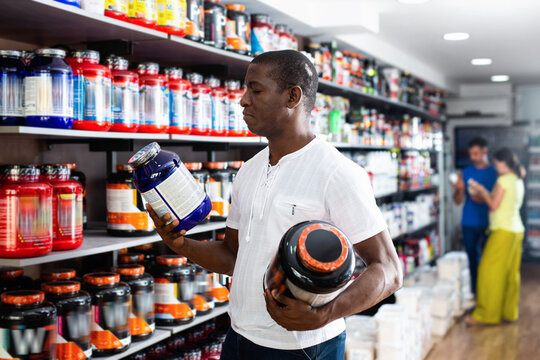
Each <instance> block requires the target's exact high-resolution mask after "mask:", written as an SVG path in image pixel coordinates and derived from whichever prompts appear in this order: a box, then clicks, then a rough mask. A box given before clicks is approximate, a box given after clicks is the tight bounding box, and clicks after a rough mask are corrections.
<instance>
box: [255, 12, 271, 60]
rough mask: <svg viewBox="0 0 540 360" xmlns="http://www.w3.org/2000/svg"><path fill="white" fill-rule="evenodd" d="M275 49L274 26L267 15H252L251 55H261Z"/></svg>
mask: <svg viewBox="0 0 540 360" xmlns="http://www.w3.org/2000/svg"><path fill="white" fill-rule="evenodd" d="M273 49H274V25H272V19H271V18H270V16H269V15H267V14H252V15H251V53H252V54H253V56H257V55H260V54H262V53H264V52H266V51H272V50H273Z"/></svg>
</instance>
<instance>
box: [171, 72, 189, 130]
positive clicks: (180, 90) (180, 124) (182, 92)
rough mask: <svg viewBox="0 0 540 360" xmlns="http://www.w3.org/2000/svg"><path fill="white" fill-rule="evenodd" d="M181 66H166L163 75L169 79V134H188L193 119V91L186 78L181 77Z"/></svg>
mask: <svg viewBox="0 0 540 360" xmlns="http://www.w3.org/2000/svg"><path fill="white" fill-rule="evenodd" d="M182 74H183V71H182V69H181V68H167V69H165V75H166V76H167V79H168V81H169V94H170V96H169V98H170V100H169V101H170V119H171V126H170V127H169V133H170V134H184V135H185V134H189V133H190V132H191V124H192V121H193V93H192V86H191V83H190V82H189V81H188V80H184V79H182Z"/></svg>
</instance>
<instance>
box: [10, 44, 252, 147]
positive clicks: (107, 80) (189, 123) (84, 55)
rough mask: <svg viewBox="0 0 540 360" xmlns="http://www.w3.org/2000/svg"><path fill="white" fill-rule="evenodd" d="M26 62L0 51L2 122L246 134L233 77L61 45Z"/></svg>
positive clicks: (239, 94) (38, 52)
mask: <svg viewBox="0 0 540 360" xmlns="http://www.w3.org/2000/svg"><path fill="white" fill-rule="evenodd" d="M35 55H36V56H35V57H34V58H33V59H32V60H31V62H30V63H29V64H28V65H25V63H24V62H23V58H22V53H21V52H19V51H11V50H0V124H2V125H29V126H44V127H53V128H65V129H69V128H74V129H78V130H96V131H108V130H112V131H122V132H135V131H140V132H153V133H156V132H158V133H163V132H170V133H173V134H193V135H220V136H224V135H230V136H246V135H249V134H250V133H249V131H248V129H247V125H246V124H245V121H244V119H243V115H242V107H241V105H240V100H241V98H242V96H243V94H244V89H243V88H241V86H240V82H239V81H234V80H229V81H227V82H226V87H221V83H220V80H218V79H216V78H214V77H210V78H208V79H206V82H203V78H202V76H201V75H199V74H196V73H193V74H189V75H188V78H189V81H188V80H185V79H182V70H181V69H178V68H168V69H165V75H160V74H159V65H158V64H156V63H142V64H139V66H138V68H137V69H136V70H135V71H129V70H128V62H127V60H125V59H123V58H120V57H109V58H108V59H107V60H106V64H107V66H104V65H100V64H99V59H100V58H99V53H98V52H96V51H91V50H84V51H74V52H73V53H72V54H71V56H70V57H68V58H67V59H64V58H65V51H63V50H59V49H38V50H36V54H35Z"/></svg>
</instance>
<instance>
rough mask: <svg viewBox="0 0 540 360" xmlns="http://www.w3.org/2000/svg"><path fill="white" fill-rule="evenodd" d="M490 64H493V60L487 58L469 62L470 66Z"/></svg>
mask: <svg viewBox="0 0 540 360" xmlns="http://www.w3.org/2000/svg"><path fill="white" fill-rule="evenodd" d="M492 62H493V60H491V59H489V58H477V59H472V60H471V64H472V65H475V66H486V65H491V63H492Z"/></svg>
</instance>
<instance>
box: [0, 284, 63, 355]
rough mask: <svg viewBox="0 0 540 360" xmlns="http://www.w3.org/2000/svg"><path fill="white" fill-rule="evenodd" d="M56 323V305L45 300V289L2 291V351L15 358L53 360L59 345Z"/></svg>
mask: <svg viewBox="0 0 540 360" xmlns="http://www.w3.org/2000/svg"><path fill="white" fill-rule="evenodd" d="M56 322H57V319H56V308H55V307H54V305H53V304H51V303H50V302H48V301H45V294H44V293H43V292H42V291H37V290H18V291H7V292H5V293H3V294H2V303H1V304H0V332H1V333H2V342H1V343H0V353H1V354H9V356H10V358H13V359H21V360H22V359H50V360H52V359H53V357H54V349H55V344H56V333H57V330H56V326H57V325H56ZM36 334H39V335H40V336H36ZM2 357H3V358H5V357H6V356H5V355H3V356H2Z"/></svg>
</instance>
